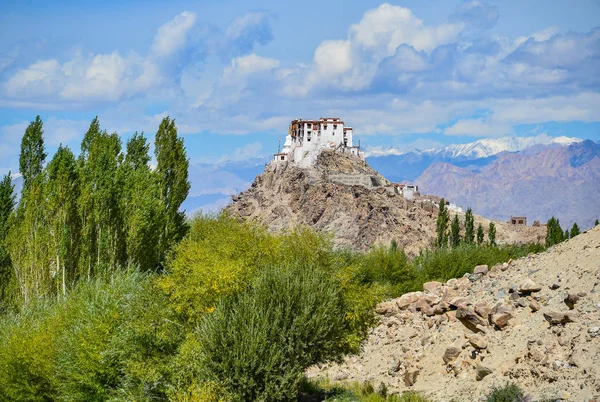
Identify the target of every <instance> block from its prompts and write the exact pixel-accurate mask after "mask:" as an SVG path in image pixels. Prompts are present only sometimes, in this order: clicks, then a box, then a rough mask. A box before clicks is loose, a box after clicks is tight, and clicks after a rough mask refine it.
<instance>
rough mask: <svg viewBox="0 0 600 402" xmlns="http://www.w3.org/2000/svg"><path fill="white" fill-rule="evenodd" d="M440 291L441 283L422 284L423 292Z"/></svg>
mask: <svg viewBox="0 0 600 402" xmlns="http://www.w3.org/2000/svg"><path fill="white" fill-rule="evenodd" d="M441 289H442V283H441V282H435V281H432V282H425V283H424V284H423V291H424V292H426V293H437V292H440V291H441Z"/></svg>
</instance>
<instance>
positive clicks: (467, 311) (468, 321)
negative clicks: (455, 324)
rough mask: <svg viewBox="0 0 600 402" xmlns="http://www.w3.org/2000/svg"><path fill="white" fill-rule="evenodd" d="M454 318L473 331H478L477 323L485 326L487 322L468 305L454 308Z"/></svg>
mask: <svg viewBox="0 0 600 402" xmlns="http://www.w3.org/2000/svg"><path fill="white" fill-rule="evenodd" d="M456 318H457V319H459V320H460V322H462V323H463V325H464V326H465V327H467V328H469V329H470V330H471V331H473V332H479V329H477V326H478V325H483V326H485V325H486V324H487V323H486V321H485V320H484V319H483V318H481V317H480V316H478V315H477V314H476V313H475V311H473V310H472V309H471V308H469V307H460V308H459V309H458V310H456Z"/></svg>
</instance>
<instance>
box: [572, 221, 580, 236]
mask: <svg viewBox="0 0 600 402" xmlns="http://www.w3.org/2000/svg"><path fill="white" fill-rule="evenodd" d="M580 233H581V231H580V230H579V226H577V222H574V223H573V227H571V239H572V238H573V237H575V236H577V235H578V234H580Z"/></svg>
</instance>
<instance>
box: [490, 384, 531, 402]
mask: <svg viewBox="0 0 600 402" xmlns="http://www.w3.org/2000/svg"><path fill="white" fill-rule="evenodd" d="M529 400H530V398H528V397H527V395H525V392H524V391H523V390H522V389H521V388H520V387H519V386H518V385H517V384H512V383H509V384H506V385H504V386H503V387H494V389H492V392H490V394H489V395H488V397H487V399H486V402H527V401H529Z"/></svg>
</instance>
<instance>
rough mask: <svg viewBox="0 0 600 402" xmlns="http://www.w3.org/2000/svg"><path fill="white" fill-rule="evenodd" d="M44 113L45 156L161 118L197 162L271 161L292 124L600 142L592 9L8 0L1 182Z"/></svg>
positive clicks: (586, 1) (1, 73) (429, 141)
mask: <svg viewBox="0 0 600 402" xmlns="http://www.w3.org/2000/svg"><path fill="white" fill-rule="evenodd" d="M37 114H39V115H41V117H42V119H43V120H44V122H45V137H46V143H47V145H48V148H49V150H50V152H52V151H53V150H55V149H56V147H57V146H58V145H59V144H60V143H63V144H68V145H69V146H71V147H72V148H73V149H74V150H76V152H78V151H79V143H80V141H81V138H82V135H83V133H84V132H85V130H86V128H87V126H88V125H89V122H90V120H91V119H93V117H94V116H96V115H98V116H99V118H100V122H101V124H102V126H103V127H104V128H106V129H107V130H109V131H111V132H112V131H116V132H118V133H119V134H121V135H122V136H123V138H127V136H129V135H131V133H132V132H134V131H136V130H138V131H144V132H145V133H146V134H147V135H148V136H149V137H152V136H153V134H154V132H155V131H156V129H157V127H158V124H159V121H160V120H161V119H162V118H163V117H164V116H166V115H170V116H171V117H174V118H175V119H176V121H177V125H178V127H179V132H180V134H182V135H184V136H185V142H186V145H187V146H188V154H189V156H190V158H191V160H192V161H193V162H214V161H222V160H226V159H232V160H241V159H244V158H248V157H255V156H260V155H267V154H270V153H273V152H275V151H276V148H277V141H278V138H279V137H281V136H283V135H285V133H286V131H287V126H288V123H289V121H290V120H291V119H292V118H295V117H305V118H318V117H321V116H332V115H333V116H339V117H342V118H343V119H344V120H345V121H346V122H347V123H348V124H350V125H352V126H353V127H354V128H355V135H356V136H357V138H360V139H361V141H362V143H363V144H367V145H370V146H380V145H393V146H408V145H416V146H418V147H431V146H439V145H442V144H449V143H461V142H471V141H473V140H475V139H477V138H483V137H500V136H506V135H525V136H529V135H536V134H540V133H547V134H549V135H551V136H559V135H568V136H576V137H581V138H591V139H593V140H600V1H599V0H576V1H566V0H565V1H560V0H556V1H547V0H544V1H533V0H531V1H520V0H519V1H517V0H502V1H495V2H494V1H489V2H480V1H450V0H426V1H424V0H414V1H411V0H407V1H401V2H393V3H381V2H377V1H371V0H361V1H327V0H326V1H323V0H321V1H312V0H305V1H301V2H287V1H286V2H284V1H254V2H245V1H239V0H220V1H218V2H217V1H193V2H192V1H170V2H163V1H152V0H144V1H138V0H133V1H127V2H124V1H113V0H104V1H85V2H82V1H75V0H57V1H56V2H52V3H50V2H48V1H39V0H28V1H17V0H3V1H1V2H0V174H2V173H6V172H7V171H8V170H9V169H12V170H13V172H14V171H15V170H17V169H18V152H19V144H20V140H21V136H22V135H23V132H24V129H25V127H26V126H27V124H28V122H29V121H31V120H32V119H34V118H35V116H36V115H37Z"/></svg>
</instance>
